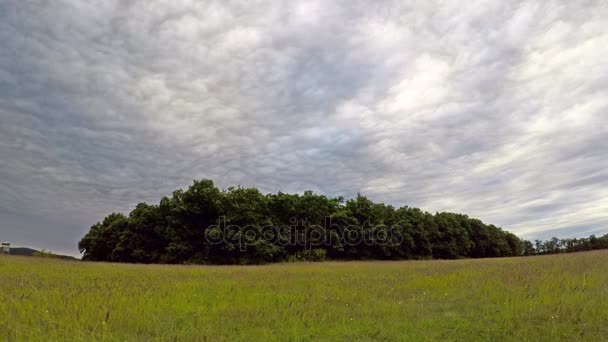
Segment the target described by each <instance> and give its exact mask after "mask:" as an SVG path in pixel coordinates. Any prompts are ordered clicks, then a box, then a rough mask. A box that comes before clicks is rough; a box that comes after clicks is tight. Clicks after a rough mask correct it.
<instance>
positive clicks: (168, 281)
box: [0, 251, 608, 341]
mask: <svg viewBox="0 0 608 342" xmlns="http://www.w3.org/2000/svg"><path fill="white" fill-rule="evenodd" d="M0 304H1V306H0V340H8V341H28V340H32V341H222V340H230V341H233V340H243V341H250V340H265V341H274V340H279V341H286V340H290V341H313V340H314V341H317V340H342V341H345V340H362V341H367V340H370V341H371V340H382V341H386V340H400V341H410V340H411V341H419V340H420V341H425V340H460V341H465V340H466V341H470V340H483V341H492V340H494V341H497V340H513V341H554V340H585V341H600V340H605V338H606V336H608V252H606V251H601V252H588V253H578V254H568V255H553V256H540V257H527V258H505V259H484V260H457V261H405V262H326V263H313V264H306V263H300V264H276V265H267V266H161V265H124V264H123V265H119V264H104V263H84V262H74V261H61V260H54V259H45V258H26V257H6V256H5V257H0Z"/></svg>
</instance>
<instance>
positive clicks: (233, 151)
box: [0, 0, 608, 254]
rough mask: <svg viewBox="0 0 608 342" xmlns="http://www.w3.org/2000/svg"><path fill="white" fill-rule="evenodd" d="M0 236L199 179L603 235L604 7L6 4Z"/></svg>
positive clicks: (33, 236)
mask: <svg viewBox="0 0 608 342" xmlns="http://www.w3.org/2000/svg"><path fill="white" fill-rule="evenodd" d="M0 120H1V121H0V157H1V158H0V163H1V164H0V240H6V241H11V242H13V244H14V245H25V246H32V247H36V248H45V249H47V250H52V251H55V252H63V253H69V254H77V253H78V252H77V242H78V240H80V238H81V237H82V236H83V235H84V234H85V233H86V232H87V231H88V229H89V227H90V226H91V225H92V224H94V223H95V222H97V221H99V220H101V219H102V218H103V217H104V216H105V215H106V214H108V213H110V212H112V211H119V212H125V213H128V212H129V211H130V210H131V209H132V208H133V207H134V205H135V204H136V203H138V202H143V201H146V202H158V200H159V199H160V197H161V196H162V195H169V194H170V193H171V192H172V191H173V190H175V189H177V188H184V187H187V186H188V185H190V184H191V182H192V180H193V179H202V178H209V179H212V180H214V181H215V182H216V184H218V185H219V186H220V187H222V188H225V187H228V186H231V185H243V186H255V187H258V188H260V189H261V190H262V191H264V192H276V191H279V190H280V191H284V192H302V191H304V190H313V191H315V192H318V193H322V194H327V195H332V196H333V195H342V196H345V197H347V198H348V197H352V196H353V195H356V193H357V192H361V193H363V194H364V195H367V196H368V197H370V198H371V199H372V200H374V201H380V202H385V203H390V204H394V205H409V206H416V207H420V208H422V209H424V210H428V211H430V212H435V211H454V212H461V213H466V214H468V215H470V216H474V217H478V218H480V219H482V220H483V221H484V222H487V223H493V224H496V225H499V226H501V227H503V228H504V229H506V230H509V231H512V232H514V233H516V234H518V235H519V236H522V237H525V238H531V239H533V238H547V237H550V236H553V235H556V236H559V237H571V236H588V235H590V234H592V233H595V234H603V233H608V2H607V1H605V0H597V1H587V0H584V1H583V0H560V1H550V0H543V1H500V0H493V1H430V0H420V1H405V0H398V1H369V0H367V1H353V0H348V1H329V0H322V1H251V0H247V1H195V0H170V1H149V0H141V1H136V0H130V1H126V0H122V1H109V0H103V1H101V0H99V1H80V0H53V1H42V0H29V1H25V0H0Z"/></svg>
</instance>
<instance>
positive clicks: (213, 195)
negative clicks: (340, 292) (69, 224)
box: [78, 180, 608, 264]
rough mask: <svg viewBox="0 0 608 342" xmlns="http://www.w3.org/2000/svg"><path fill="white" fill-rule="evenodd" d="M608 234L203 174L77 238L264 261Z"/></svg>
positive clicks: (498, 247) (470, 248)
mask: <svg viewBox="0 0 608 342" xmlns="http://www.w3.org/2000/svg"><path fill="white" fill-rule="evenodd" d="M268 227H272V230H269V229H268ZM269 235H272V236H269ZM353 237H358V238H361V239H359V240H357V239H353ZM365 237H371V238H372V239H371V241H368V240H366V239H365ZM597 239H601V241H603V242H601V243H600V242H597ZM606 240H608V235H607V236H605V237H603V238H594V239H593V240H592V239H591V238H589V239H588V240H585V243H581V240H577V241H576V243H574V242H573V243H571V244H566V247H564V245H563V244H562V242H561V240H559V243H558V244H557V246H558V247H555V246H554V245H553V242H552V241H553V240H550V241H548V242H546V243H541V244H540V245H534V244H533V243H531V242H530V241H526V240H522V239H520V238H518V237H517V236H516V235H514V234H512V233H509V232H507V231H504V230H502V229H501V228H499V227H496V226H494V225H488V224H485V223H483V222H482V221H480V220H478V219H475V218H470V217H468V216H466V215H462V214H456V213H448V212H442V213H436V214H431V213H428V212H425V211H422V210H420V209H418V208H410V207H407V206H404V207H399V208H396V207H393V206H391V205H386V204H383V203H374V202H372V201H371V200H369V199H368V198H366V197H365V196H362V195H358V196H357V197H356V198H353V199H349V200H344V198H342V197H327V196H324V195H319V194H314V193H313V192H310V191H307V192H305V193H304V194H301V195H300V194H286V193H282V192H279V193H276V194H263V193H261V192H260V191H259V190H258V189H256V188H243V187H231V188H228V189H226V190H220V189H219V188H217V187H216V186H215V185H214V183H213V182H212V181H211V180H202V181H194V183H193V184H192V185H191V186H190V187H189V188H188V189H187V190H181V189H180V190H177V191H174V192H173V194H172V196H171V197H167V196H165V197H163V198H162V199H161V200H160V202H159V203H158V204H147V203H140V204H138V205H137V206H136V207H135V209H133V210H132V211H131V212H130V213H129V215H128V216H126V215H124V214H121V213H112V214H110V215H108V216H106V217H105V218H104V219H103V220H102V221H101V222H98V223H96V224H94V225H93V226H92V227H91V228H90V230H89V232H88V233H87V234H86V235H85V236H84V237H83V238H82V239H81V240H80V242H79V244H78V247H79V249H80V251H81V253H83V259H84V260H93V261H111V262H131V263H197V264H210V263H211V264H257V263H268V262H279V261H293V260H303V261H318V260H325V259H336V260H361V259H378V260H399V259H424V258H438V259H456V258H487V257H507V256H519V255H531V254H544V253H553V252H555V251H558V250H559V251H574V250H575V249H576V248H578V249H581V250H582V249H584V248H596V246H599V245H602V244H605V242H606ZM302 241H305V242H304V243H301V242H302ZM568 246H569V247H568ZM602 246H603V245H602Z"/></svg>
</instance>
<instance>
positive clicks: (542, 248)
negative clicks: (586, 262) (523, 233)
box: [523, 234, 608, 255]
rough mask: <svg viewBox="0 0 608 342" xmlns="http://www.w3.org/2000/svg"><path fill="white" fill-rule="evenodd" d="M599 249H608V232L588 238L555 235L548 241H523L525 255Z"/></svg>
mask: <svg viewBox="0 0 608 342" xmlns="http://www.w3.org/2000/svg"><path fill="white" fill-rule="evenodd" d="M598 249H608V234H606V235H603V236H600V237H597V236H595V235H591V236H589V237H588V238H569V239H559V238H557V237H553V238H551V239H550V240H546V241H541V240H534V243H532V242H531V241H528V240H524V241H523V253H524V255H542V254H558V253H574V252H584V251H593V250H598Z"/></svg>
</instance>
